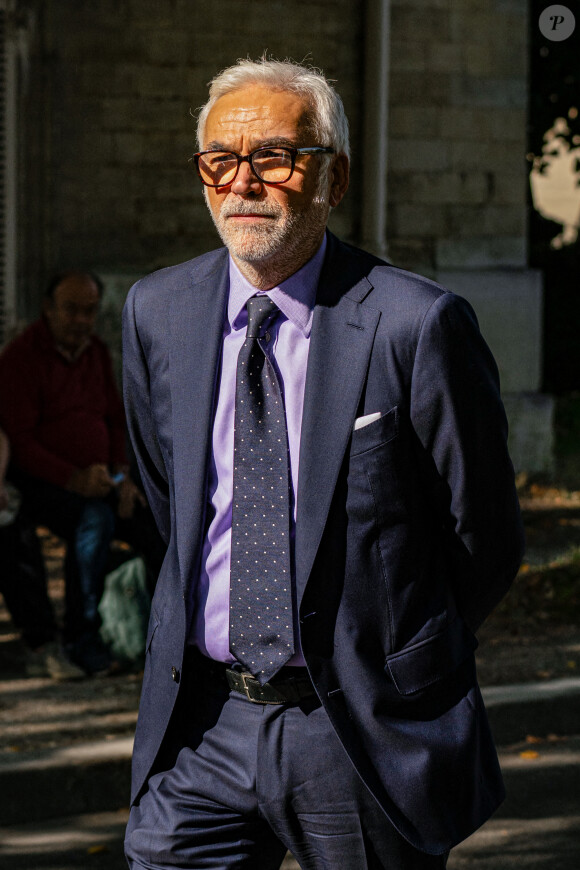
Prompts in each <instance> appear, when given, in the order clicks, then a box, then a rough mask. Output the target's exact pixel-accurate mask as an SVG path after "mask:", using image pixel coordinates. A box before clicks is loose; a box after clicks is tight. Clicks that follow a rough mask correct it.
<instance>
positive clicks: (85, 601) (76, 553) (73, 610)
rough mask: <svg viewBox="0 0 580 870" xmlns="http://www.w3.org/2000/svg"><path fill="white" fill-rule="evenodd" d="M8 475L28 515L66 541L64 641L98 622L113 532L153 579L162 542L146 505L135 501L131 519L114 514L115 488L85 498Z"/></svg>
mask: <svg viewBox="0 0 580 870" xmlns="http://www.w3.org/2000/svg"><path fill="white" fill-rule="evenodd" d="M13 479H14V482H15V484H16V486H17V487H18V488H19V490H20V492H21V493H22V497H23V512H24V513H25V514H26V517H27V518H28V520H29V521H30V522H32V523H34V524H35V525H43V526H46V527H47V528H49V529H50V531H51V532H52V533H53V534H55V535H58V537H60V538H63V539H64V540H65V542H66V557H65V566H64V573H65V588H66V611H65V625H64V638H65V640H66V641H67V642H74V641H76V640H77V639H78V638H79V637H81V636H82V635H83V634H84V633H85V632H86V631H87V630H90V629H92V628H94V627H95V626H96V625H98V624H99V617H98V604H99V601H100V599H101V596H102V593H103V585H104V577H105V572H106V570H107V566H108V560H109V556H110V544H111V540H112V539H113V537H114V536H115V535H116V536H118V537H120V538H121V539H122V540H124V541H127V543H128V544H130V545H131V547H132V548H134V549H135V551H136V552H137V553H138V554H139V555H143V557H144V558H145V562H146V565H147V572H148V579H149V584H150V586H153V585H154V580H155V579H156V577H157V575H158V572H159V569H160V567H161V562H162V561H163V555H164V551H165V548H164V546H163V543H162V541H161V538H160V536H159V533H158V531H157V529H156V527H155V524H154V522H153V519H152V516H151V513H150V511H149V509H148V508H141V507H140V506H139V508H138V509H137V510H136V511H135V514H134V516H133V517H132V518H131V519H130V520H118V519H117V517H116V502H115V497H114V494H113V497H111V498H110V499H106V500H103V499H87V498H83V497H82V496H80V495H77V494H76V493H73V492H68V490H65V489H63V488H62V487H59V486H55V485H54V484H51V483H47V482H46V481H43V480H38V479H37V478H32V477H29V476H28V475H24V474H22V473H17V472H16V473H14V475H13Z"/></svg>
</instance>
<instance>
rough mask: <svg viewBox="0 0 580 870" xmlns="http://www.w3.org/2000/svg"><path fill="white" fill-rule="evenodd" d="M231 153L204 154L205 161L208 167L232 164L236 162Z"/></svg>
mask: <svg viewBox="0 0 580 870" xmlns="http://www.w3.org/2000/svg"><path fill="white" fill-rule="evenodd" d="M236 162H237V160H236V157H234V155H233V154H210V155H207V156H206V163H207V164H208V166H209V167H210V169H218V168H219V167H220V166H232V165H233V164H234V163H236Z"/></svg>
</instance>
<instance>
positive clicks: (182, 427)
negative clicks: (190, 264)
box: [169, 251, 228, 587]
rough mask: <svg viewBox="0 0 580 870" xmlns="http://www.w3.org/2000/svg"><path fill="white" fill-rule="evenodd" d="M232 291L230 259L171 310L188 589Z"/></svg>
mask: <svg viewBox="0 0 580 870" xmlns="http://www.w3.org/2000/svg"><path fill="white" fill-rule="evenodd" d="M227 291H228V258H227V252H225V251H224V254H223V258H220V259H219V260H218V263H217V265H216V266H215V268H214V269H213V270H212V271H211V272H210V273H209V274H208V275H207V276H204V277H202V278H201V279H196V277H194V280H193V281H192V284H191V285H190V286H188V287H187V288H184V289H183V290H182V291H181V293H180V294H178V295H176V296H175V297H174V298H173V300H172V305H171V324H172V335H171V342H170V356H169V361H170V364H169V371H170V384H171V396H172V408H173V449H174V454H175V456H174V462H175V468H178V469H179V474H178V475H177V478H176V480H175V501H176V525H177V547H178V553H179V561H180V568H181V577H182V582H183V585H184V587H185V584H186V581H187V578H188V577H189V576H190V575H191V570H192V569H193V568H194V567H195V566H196V565H197V562H198V560H199V557H200V541H202V539H203V536H202V532H203V529H202V525H203V522H204V517H205V502H206V499H205V489H206V474H207V456H208V451H209V447H210V438H211V431H212V426H211V425H210V424H208V421H211V420H212V419H213V403H214V396H215V384H216V377H217V372H218V367H219V359H220V351H221V344H222V331H223V316H224V308H225V304H226V300H227Z"/></svg>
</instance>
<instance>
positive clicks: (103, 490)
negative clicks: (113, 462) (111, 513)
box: [66, 464, 113, 498]
mask: <svg viewBox="0 0 580 870" xmlns="http://www.w3.org/2000/svg"><path fill="white" fill-rule="evenodd" d="M66 488H67V489H68V490H70V492H76V493H77V494H78V495H82V496H83V497H84V498H106V496H108V494H109V493H110V492H111V489H112V488H113V481H112V480H111V476H110V474H109V470H108V468H107V466H106V465H97V464H95V465H89V466H88V468H79V470H78V471H75V473H74V474H73V476H72V477H71V478H70V480H69V482H68V484H67V487H66Z"/></svg>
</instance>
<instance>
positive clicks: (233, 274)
mask: <svg viewBox="0 0 580 870" xmlns="http://www.w3.org/2000/svg"><path fill="white" fill-rule="evenodd" d="M325 253H326V234H325V235H324V238H323V240H322V244H321V245H320V247H319V248H318V250H317V252H316V253H315V254H314V256H313V257H311V258H310V260H308V262H307V263H305V264H304V265H303V266H302V268H301V269H299V270H298V271H297V272H295V273H294V274H293V275H290V277H289V278H286V280H285V281H282V283H281V284H278V285H277V286H276V287H272V289H271V290H268V291H267V294H266V295H268V296H269V297H270V298H271V299H272V301H273V302H275V303H276V305H277V306H278V308H279V309H280V311H281V312H282V314H284V315H285V316H286V317H287V318H288V320H290V321H291V322H292V323H293V324H294V325H295V326H296V327H298V329H299V330H300V331H301V332H302V334H303V335H304V336H305V338H308V337H309V335H310V330H311V329H312V316H313V310H314V302H315V299H316V289H317V287H318V280H319V278H320V273H321V271H322V264H323V262H324V255H325ZM263 292H264V291H261V290H256V288H255V287H253V286H252V285H251V284H250V282H249V281H248V280H247V279H246V278H244V276H243V275H242V273H241V272H240V270H239V269H238V267H237V266H236V264H235V263H234V261H233V260H232V258H231V256H230V295H229V299H228V310H227V318H228V322H229V325H230V329H241V328H242V327H243V326H245V325H246V323H247V320H246V317H245V307H246V302H247V301H248V299H249V298H250V297H251V296H254V295H256V294H260V293H263Z"/></svg>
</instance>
